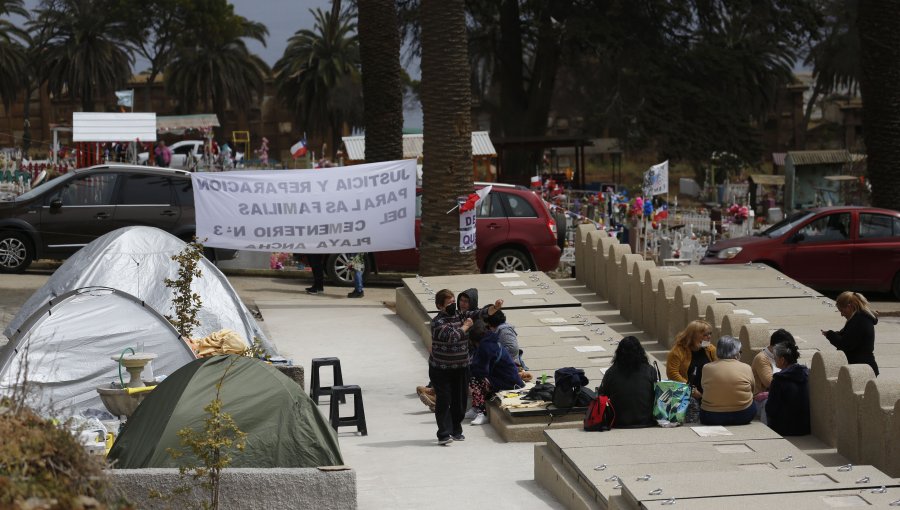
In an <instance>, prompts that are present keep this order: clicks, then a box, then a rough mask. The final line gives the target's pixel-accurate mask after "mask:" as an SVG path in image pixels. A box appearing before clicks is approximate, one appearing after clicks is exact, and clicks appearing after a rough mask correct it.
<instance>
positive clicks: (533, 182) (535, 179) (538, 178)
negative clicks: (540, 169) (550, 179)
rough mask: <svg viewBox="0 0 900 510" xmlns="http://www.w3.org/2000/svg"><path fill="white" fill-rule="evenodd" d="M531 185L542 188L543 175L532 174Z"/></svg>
mask: <svg viewBox="0 0 900 510" xmlns="http://www.w3.org/2000/svg"><path fill="white" fill-rule="evenodd" d="M531 187H532V188H540V187H541V176H539V175H533V176H531Z"/></svg>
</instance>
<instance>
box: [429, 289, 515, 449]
mask: <svg viewBox="0 0 900 510" xmlns="http://www.w3.org/2000/svg"><path fill="white" fill-rule="evenodd" d="M434 304H435V305H436V306H437V308H438V314H437V316H436V317H435V318H434V319H432V321H431V354H430V355H429V356H428V376H429V377H430V378H431V383H432V385H433V386H434V391H435V394H436V397H437V398H436V402H435V410H434V417H435V421H436V422H437V427H438V430H437V438H438V444H439V445H441V446H446V445H448V444H450V443H451V442H453V441H463V440H465V438H466V437H465V436H464V435H463V433H462V421H463V417H464V416H465V412H466V389H467V386H468V381H467V378H466V367H467V365H468V364H469V346H468V338H467V335H466V332H467V331H468V330H469V328H471V327H472V324H473V319H479V318H481V319H483V318H484V317H486V316H488V315H493V314H495V313H497V312H498V311H499V310H500V309H501V308H502V307H503V300H502V299H498V300H497V301H496V302H494V304H493V305H490V306H487V307H485V308H481V309H475V310H471V311H467V312H462V313H459V314H457V312H456V299H455V298H454V297H453V292H452V291H450V290H448V289H442V290H440V291H438V293H437V294H436V295H435V296H434Z"/></svg>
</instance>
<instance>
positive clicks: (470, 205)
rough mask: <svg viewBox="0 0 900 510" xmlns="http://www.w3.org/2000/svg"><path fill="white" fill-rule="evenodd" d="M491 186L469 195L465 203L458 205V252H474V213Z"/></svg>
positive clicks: (475, 233)
mask: <svg viewBox="0 0 900 510" xmlns="http://www.w3.org/2000/svg"><path fill="white" fill-rule="evenodd" d="M492 187H493V186H486V187H484V188H481V189H480V190H476V191H475V193H472V194H471V195H469V197H468V198H467V199H466V201H465V202H463V203H461V204H460V205H459V252H460V253H466V252H470V251H475V248H476V244H477V242H476V241H477V240H476V235H477V232H476V231H475V224H476V221H475V211H476V210H477V209H478V205H479V204H480V203H481V201H482V200H484V197H486V196H487V194H488V193H490V192H491V188H492Z"/></svg>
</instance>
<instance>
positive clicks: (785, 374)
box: [766, 342, 810, 436]
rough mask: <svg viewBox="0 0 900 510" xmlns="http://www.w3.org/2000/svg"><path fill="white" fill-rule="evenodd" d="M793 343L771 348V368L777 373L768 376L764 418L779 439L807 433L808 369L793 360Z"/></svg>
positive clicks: (795, 358)
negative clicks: (772, 360)
mask: <svg viewBox="0 0 900 510" xmlns="http://www.w3.org/2000/svg"><path fill="white" fill-rule="evenodd" d="M799 358H800V351H799V350H797V344H792V343H787V342H785V343H780V344H778V345H776V346H775V365H776V366H777V367H778V368H779V371H778V372H776V373H775V374H773V375H772V385H771V386H770V387H769V400H768V401H766V417H767V419H768V425H769V427H770V428H771V429H772V430H774V431H775V432H778V433H779V434H781V435H782V436H805V435H807V434H809V432H810V429H809V369H808V368H806V366H805V365H800V364H798V363H797V360H798V359H799Z"/></svg>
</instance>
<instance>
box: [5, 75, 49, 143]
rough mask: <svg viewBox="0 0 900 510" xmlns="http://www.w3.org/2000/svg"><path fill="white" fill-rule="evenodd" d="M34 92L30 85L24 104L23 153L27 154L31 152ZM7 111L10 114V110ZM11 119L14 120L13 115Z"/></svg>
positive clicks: (26, 88) (26, 91) (26, 90)
mask: <svg viewBox="0 0 900 510" xmlns="http://www.w3.org/2000/svg"><path fill="white" fill-rule="evenodd" d="M29 82H30V80H29ZM33 92H34V89H32V88H31V85H30V84H29V85H28V86H27V87H25V102H23V103H22V152H24V153H25V154H28V151H29V150H31V94H32V93H33ZM6 111H7V112H8V111H9V108H7V109H6ZM9 118H10V119H12V115H10V116H9ZM50 159H53V158H52V157H51V158H50Z"/></svg>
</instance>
